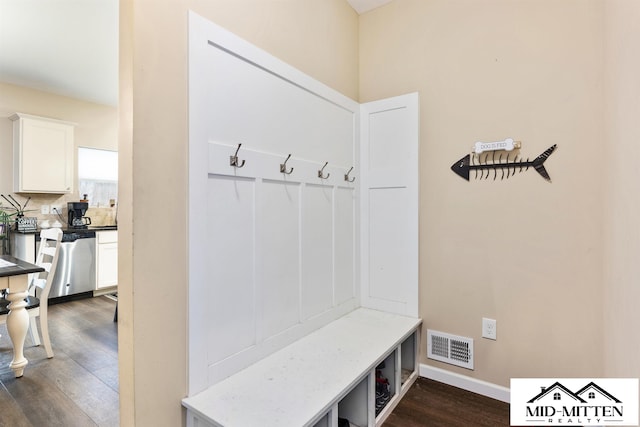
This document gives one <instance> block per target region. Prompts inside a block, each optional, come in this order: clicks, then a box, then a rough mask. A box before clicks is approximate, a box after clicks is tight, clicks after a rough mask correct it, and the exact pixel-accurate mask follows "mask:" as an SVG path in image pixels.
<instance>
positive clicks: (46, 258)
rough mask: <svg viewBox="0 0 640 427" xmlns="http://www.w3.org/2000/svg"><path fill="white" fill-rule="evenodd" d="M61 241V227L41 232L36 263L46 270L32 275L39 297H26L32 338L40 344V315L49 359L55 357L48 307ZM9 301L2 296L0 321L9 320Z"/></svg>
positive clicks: (30, 285) (31, 279)
mask: <svg viewBox="0 0 640 427" xmlns="http://www.w3.org/2000/svg"><path fill="white" fill-rule="evenodd" d="M61 241H62V230H60V229H59V228H51V229H47V230H42V231H41V232H40V245H39V246H38V255H37V256H36V262H35V264H36V265H39V266H40V267H42V268H44V271H43V272H41V273H36V274H33V275H32V277H31V278H30V283H29V291H31V290H32V289H33V287H34V286H36V287H38V288H40V289H41V292H40V296H39V298H36V297H34V296H31V295H29V296H28V297H27V298H26V302H27V306H26V307H25V308H26V309H27V311H28V313H29V319H30V324H29V329H30V330H31V338H32V339H33V343H34V344H35V345H40V336H39V335H38V328H37V326H36V317H40V331H41V332H42V341H43V343H44V348H45V351H46V352H47V357H48V358H49V359H50V358H52V357H53V350H52V349H51V341H50V339H49V324H48V321H47V307H48V300H49V291H50V290H51V283H52V282H53V277H54V275H55V273H56V265H57V263H58V255H59V254H60V242H61ZM29 293H31V292H29ZM9 303H10V301H8V300H7V299H5V298H0V323H6V322H7V314H8V313H9V309H8V307H7V306H8V305H9Z"/></svg>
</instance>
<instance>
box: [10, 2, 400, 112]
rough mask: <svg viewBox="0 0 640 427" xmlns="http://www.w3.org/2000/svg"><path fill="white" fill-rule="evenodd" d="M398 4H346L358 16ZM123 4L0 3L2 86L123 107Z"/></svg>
mask: <svg viewBox="0 0 640 427" xmlns="http://www.w3.org/2000/svg"><path fill="white" fill-rule="evenodd" d="M391 1H393V0H347V2H348V3H349V4H350V5H351V7H353V9H354V10H355V11H356V12H357V13H358V14H362V13H365V12H368V11H370V10H372V9H375V8H377V7H380V6H382V5H384V4H387V3H390V2H391ZM118 3H119V0H0V81H1V82H5V83H11V84H15V85H19V86H26V87H31V88H34V89H38V90H42V91H45V92H51V93H55V94H59V95H63V96H68V97H71V98H76V99H81V100H85V101H89V102H95V103H98V104H104V105H111V106H116V105H117V104H118Z"/></svg>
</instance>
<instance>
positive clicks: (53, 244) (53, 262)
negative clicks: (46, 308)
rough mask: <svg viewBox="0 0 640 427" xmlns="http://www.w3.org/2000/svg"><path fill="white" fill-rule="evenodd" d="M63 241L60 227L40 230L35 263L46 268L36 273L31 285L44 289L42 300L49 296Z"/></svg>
mask: <svg viewBox="0 0 640 427" xmlns="http://www.w3.org/2000/svg"><path fill="white" fill-rule="evenodd" d="M61 241H62V230H60V229H59V228H48V229H46V230H42V231H40V245H39V246H38V255H36V262H35V263H36V265H38V266H40V267H42V268H44V270H45V271H43V272H41V273H40V274H37V275H34V277H33V279H32V280H31V284H30V286H37V287H39V288H40V289H42V293H41V294H40V299H41V300H43V299H45V300H46V299H47V298H49V290H50V289H51V283H52V282H53V276H54V275H55V273H56V266H57V265H58V255H60V242H61Z"/></svg>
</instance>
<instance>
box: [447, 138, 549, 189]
mask: <svg viewBox="0 0 640 427" xmlns="http://www.w3.org/2000/svg"><path fill="white" fill-rule="evenodd" d="M556 147H557V144H554V145H552V146H551V147H549V148H547V150H546V151H545V152H544V153H542V154H540V155H539V156H538V157H536V158H535V159H534V160H533V161H529V159H527V160H526V161H523V160H518V155H517V154H516V155H515V156H514V157H513V159H512V160H510V159H509V157H510V155H511V154H510V153H507V154H506V156H505V155H504V153H500V154H499V155H498V156H497V158H496V152H495V151H494V152H493V154H492V155H486V156H485V157H484V159H485V162H484V163H481V162H480V161H478V163H476V160H475V156H471V155H470V154H467V155H466V156H464V157H463V158H461V159H460V160H458V161H457V162H455V163H454V164H453V165H452V166H451V170H452V171H454V172H455V173H457V174H458V175H460V176H461V177H462V178H464V179H466V180H467V181H469V175H470V173H471V171H474V172H475V175H474V179H488V178H489V176H491V175H493V179H494V181H495V179H496V178H497V177H498V176H499V177H500V179H505V178H509V177H511V176H513V175H515V174H516V172H522V171H526V170H529V168H530V167H533V169H535V170H536V172H538V173H539V174H540V175H541V176H542V177H543V178H544V179H546V180H547V181H549V182H551V178H550V177H549V174H548V173H547V170H546V169H545V168H544V162H545V160H547V159H548V158H549V156H550V155H551V154H552V153H553V152H554V151H555V149H556ZM498 171H500V173H499V172H498ZM492 172H493V173H492Z"/></svg>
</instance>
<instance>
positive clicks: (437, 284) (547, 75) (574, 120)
mask: <svg viewBox="0 0 640 427" xmlns="http://www.w3.org/2000/svg"><path fill="white" fill-rule="evenodd" d="M602 37H603V18H602V2H601V1H584V0H564V1H558V2H552V1H539V0H520V1H517V2H514V1H512V0H486V1H482V2H477V1H472V0H429V1H424V0H396V1H394V2H392V3H391V4H389V5H387V6H385V7H382V8H380V9H377V10H374V11H372V12H370V13H368V14H365V15H363V16H362V17H361V18H360V69H361V72H360V100H361V101H363V102H364V101H370V100H374V99H378V98H383V97H388V96H392V95H395V94H400V93H405V92H410V91H418V92H420V108H421V114H420V117H421V121H420V126H421V132H420V134H421V135H420V136H421V147H420V149H421V154H420V186H421V189H420V312H421V316H422V317H423V319H424V326H425V327H427V328H433V329H436V330H440V331H443V332H448V333H453V334H459V335H463V336H468V337H472V338H474V339H475V370H474V371H469V370H465V369H462V368H455V367H451V365H446V364H442V363H439V362H434V361H431V360H428V359H427V358H426V355H425V353H426V351H422V357H421V362H423V363H427V364H429V365H434V366H437V367H440V368H444V369H447V370H451V371H455V372H459V373H462V374H464V375H469V376H472V377H476V378H479V379H482V380H485V381H489V382H492V383H495V384H500V385H503V386H508V385H509V378H510V377H536V376H542V377H557V376H569V377H570V376H597V375H600V374H601V373H602V359H603V353H602V344H603V328H602V303H601V299H602V292H603V285H602V283H603V281H602V278H603V264H602V259H603V249H602V247H603V232H602V220H603V212H602V197H603V173H602V169H601V168H600V165H601V160H602V157H603V154H604V149H603V118H602V114H603V108H602V102H603V92H602V70H603V57H602V49H603V43H602ZM507 137H513V138H514V139H517V140H521V141H522V144H523V146H522V150H521V153H522V155H523V156H525V157H531V158H534V157H536V156H538V155H539V154H540V153H542V152H543V151H544V150H545V149H546V148H548V147H549V146H551V145H552V144H558V150H557V151H556V152H555V153H554V154H553V155H552V156H551V157H550V158H549V160H548V161H547V163H546V167H547V170H548V172H549V174H550V175H551V178H552V179H553V183H552V184H550V183H548V182H546V181H544V180H543V179H542V178H541V177H540V176H539V175H538V174H537V173H536V172H534V171H532V170H530V171H527V172H523V173H521V174H518V175H516V176H515V177H512V178H510V179H509V180H505V181H501V180H500V175H498V180H497V181H495V182H494V181H493V180H492V179H490V180H488V181H476V180H472V181H471V182H466V181H464V180H463V179H461V178H460V177H458V176H457V175H455V174H454V173H453V172H452V171H451V170H450V166H451V165H452V164H453V163H454V161H456V160H458V159H460V158H461V157H463V156H464V155H465V154H467V153H469V151H470V148H471V146H472V145H473V143H474V142H475V141H497V140H502V139H505V138H507ZM483 316H484V317H490V318H494V319H497V321H498V323H497V331H498V339H497V341H491V340H487V339H482V338H481V318H482V317H483ZM423 342H426V341H423ZM422 350H424V349H422Z"/></svg>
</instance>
